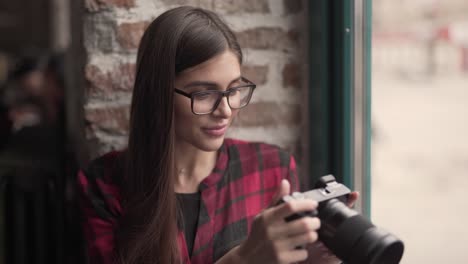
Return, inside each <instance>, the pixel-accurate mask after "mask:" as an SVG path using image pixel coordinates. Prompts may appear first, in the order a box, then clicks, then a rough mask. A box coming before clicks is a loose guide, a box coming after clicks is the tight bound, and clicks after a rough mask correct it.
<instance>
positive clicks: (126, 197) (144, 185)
mask: <svg viewBox="0 0 468 264" xmlns="http://www.w3.org/2000/svg"><path fill="white" fill-rule="evenodd" d="M228 49H229V50H231V51H232V52H234V53H235V54H236V55H237V56H238V58H239V62H240V63H241V62H242V52H241V49H240V47H239V44H238V43H237V40H236V38H235V36H234V34H233V32H232V31H231V30H230V29H229V27H228V26H227V25H226V24H225V23H224V22H223V21H222V20H221V19H220V18H219V17H218V16H217V15H216V14H215V13H213V12H211V11H208V10H204V9H200V8H193V7H178V8H175V9H171V10H169V11H166V12H165V13H163V14H162V15H160V16H159V17H157V18H156V19H155V20H154V21H153V22H152V23H151V24H150V25H149V26H148V28H147V29H146V31H145V33H144V35H143V37H142V40H141V43H140V46H139V49H138V56H137V67H136V77H135V84H134V90H133V97H132V105H131V114H130V134H129V139H128V149H127V151H126V157H125V160H126V170H125V172H124V173H125V175H124V180H123V184H122V197H123V209H124V214H123V216H122V218H121V220H120V221H119V227H118V231H117V239H116V253H117V254H116V257H117V260H118V262H119V263H124V264H134V263H138V264H140V263H164V264H166V263H179V262H180V261H181V259H180V257H179V255H180V254H179V250H178V245H177V232H178V230H177V225H176V219H177V214H176V212H177V202H176V195H175V192H174V177H175V175H174V173H175V163H174V158H175V157H174V138H175V132H174V126H173V114H174V102H173V99H174V98H173V97H174V92H173V84H174V80H175V78H176V76H177V74H179V73H180V72H182V71H183V70H185V69H187V68H190V67H193V66H195V65H198V64H200V63H202V62H204V61H207V60H209V59H210V58H213V57H214V56H216V55H218V54H220V53H222V52H224V51H226V50H228Z"/></svg>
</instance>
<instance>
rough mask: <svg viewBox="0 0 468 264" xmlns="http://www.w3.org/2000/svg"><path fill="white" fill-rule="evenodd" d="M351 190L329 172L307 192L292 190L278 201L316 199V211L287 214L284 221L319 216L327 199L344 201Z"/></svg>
mask: <svg viewBox="0 0 468 264" xmlns="http://www.w3.org/2000/svg"><path fill="white" fill-rule="evenodd" d="M350 192H351V190H350V189H349V188H348V187H346V185H344V184H341V183H339V182H337V181H336V180H335V177H334V176H333V175H331V174H329V175H326V176H322V177H321V178H320V179H319V180H318V181H317V183H316V184H315V189H313V190H310V191H307V192H302V193H301V192H293V193H292V194H291V195H286V196H283V198H282V199H281V201H280V203H282V202H288V201H291V200H302V199H311V200H314V201H317V202H318V204H319V206H318V211H317V210H314V211H308V212H302V213H299V214H294V215H291V216H288V217H287V218H286V221H293V220H295V219H298V218H300V217H303V216H319V211H320V209H321V208H322V207H323V206H324V205H325V203H326V202H327V201H328V200H331V199H338V200H339V201H341V202H343V203H346V201H347V200H348V194H349V193H350Z"/></svg>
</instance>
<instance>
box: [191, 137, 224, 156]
mask: <svg viewBox="0 0 468 264" xmlns="http://www.w3.org/2000/svg"><path fill="white" fill-rule="evenodd" d="M223 142H224V136H223V137H218V138H209V137H203V138H200V141H199V142H198V144H197V146H196V147H198V148H199V149H201V150H203V151H207V152H211V151H218V150H219V149H220V148H221V146H222V145H223Z"/></svg>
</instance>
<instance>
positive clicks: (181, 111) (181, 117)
mask: <svg viewBox="0 0 468 264" xmlns="http://www.w3.org/2000/svg"><path fill="white" fill-rule="evenodd" d="M182 99H183V98H182ZM182 99H180V98H178V99H176V100H175V101H174V115H175V125H176V127H179V126H181V125H183V124H187V122H188V123H190V122H191V119H192V118H193V116H195V115H194V114H192V110H191V108H190V100H182Z"/></svg>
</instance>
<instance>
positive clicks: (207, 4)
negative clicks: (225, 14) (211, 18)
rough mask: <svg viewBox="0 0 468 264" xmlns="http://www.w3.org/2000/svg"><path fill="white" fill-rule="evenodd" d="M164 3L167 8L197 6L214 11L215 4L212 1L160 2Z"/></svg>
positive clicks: (162, 0) (163, 0) (172, 0)
mask: <svg viewBox="0 0 468 264" xmlns="http://www.w3.org/2000/svg"><path fill="white" fill-rule="evenodd" d="M159 1H161V2H163V3H164V4H165V5H167V6H171V7H172V6H181V5H189V6H196V7H201V8H206V9H212V7H213V3H212V0H159Z"/></svg>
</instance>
